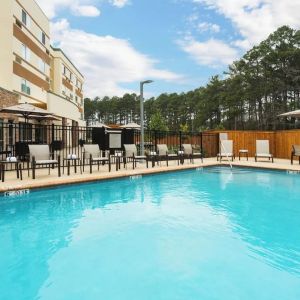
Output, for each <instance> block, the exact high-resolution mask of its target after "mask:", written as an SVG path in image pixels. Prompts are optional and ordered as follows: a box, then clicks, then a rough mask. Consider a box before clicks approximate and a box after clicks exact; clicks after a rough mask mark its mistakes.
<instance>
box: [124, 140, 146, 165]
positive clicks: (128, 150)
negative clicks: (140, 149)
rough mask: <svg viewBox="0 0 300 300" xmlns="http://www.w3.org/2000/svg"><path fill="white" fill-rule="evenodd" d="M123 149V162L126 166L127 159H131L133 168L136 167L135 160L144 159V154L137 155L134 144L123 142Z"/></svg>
mask: <svg viewBox="0 0 300 300" xmlns="http://www.w3.org/2000/svg"><path fill="white" fill-rule="evenodd" d="M124 150H125V153H124V155H125V160H124V164H125V165H126V167H127V160H129V159H131V160H132V164H133V169H134V168H135V167H136V162H137V161H141V160H144V159H146V156H144V155H137V148H136V145H135V144H124Z"/></svg>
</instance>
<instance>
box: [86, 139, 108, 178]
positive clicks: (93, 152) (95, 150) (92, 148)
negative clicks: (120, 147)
mask: <svg viewBox="0 0 300 300" xmlns="http://www.w3.org/2000/svg"><path fill="white" fill-rule="evenodd" d="M83 149H84V152H83V171H84V165H85V161H86V160H87V159H88V161H89V165H90V173H91V174H92V172H93V164H94V163H97V165H98V170H99V165H100V163H102V164H105V163H107V164H108V170H109V172H110V171H111V164H110V156H109V153H107V152H105V154H104V156H103V153H102V151H101V150H100V149H99V145H98V144H85V145H83Z"/></svg>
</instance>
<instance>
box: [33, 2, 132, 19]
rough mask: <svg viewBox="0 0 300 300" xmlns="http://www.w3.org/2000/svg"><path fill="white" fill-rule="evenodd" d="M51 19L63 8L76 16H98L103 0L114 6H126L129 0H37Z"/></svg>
mask: <svg viewBox="0 0 300 300" xmlns="http://www.w3.org/2000/svg"><path fill="white" fill-rule="evenodd" d="M36 1H37V3H38V4H39V5H40V6H41V8H42V10H43V11H44V12H45V13H46V15H47V16H48V18H49V19H53V18H54V17H56V16H57V15H58V13H59V11H61V10H64V9H66V10H69V11H70V12H71V13H72V14H74V15H76V16H83V17H97V16H99V15H100V10H99V8H98V7H97V5H98V6H99V5H100V4H101V2H103V1H107V2H108V3H110V4H111V5H113V6H116V7H119V8H121V7H124V6H125V5H126V4H128V3H129V0H36Z"/></svg>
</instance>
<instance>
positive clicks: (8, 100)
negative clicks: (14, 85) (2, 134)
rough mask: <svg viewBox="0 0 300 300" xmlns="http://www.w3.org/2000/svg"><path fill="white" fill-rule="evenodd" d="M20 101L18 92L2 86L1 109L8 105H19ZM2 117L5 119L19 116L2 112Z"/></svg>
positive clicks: (0, 95) (0, 89)
mask: <svg viewBox="0 0 300 300" xmlns="http://www.w3.org/2000/svg"><path fill="white" fill-rule="evenodd" d="M18 103H19V95H18V94H16V93H12V92H10V91H8V90H5V89H3V88H1V87H0V109H1V108H4V107H7V106H12V105H17V104H18ZM0 119H2V120H5V121H7V120H16V119H17V117H16V116H14V115H12V114H6V113H0Z"/></svg>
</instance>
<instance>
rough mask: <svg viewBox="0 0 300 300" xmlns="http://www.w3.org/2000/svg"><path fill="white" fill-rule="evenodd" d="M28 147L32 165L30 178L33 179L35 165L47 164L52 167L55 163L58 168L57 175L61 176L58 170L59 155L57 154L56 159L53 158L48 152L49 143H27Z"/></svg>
mask: <svg viewBox="0 0 300 300" xmlns="http://www.w3.org/2000/svg"><path fill="white" fill-rule="evenodd" d="M28 148H29V160H30V162H31V166H32V179H35V173H36V166H44V165H47V166H48V167H49V174H50V167H52V168H54V166H55V165H57V168H58V177H60V176H61V171H60V155H58V156H57V159H53V153H51V152H50V148H49V145H28Z"/></svg>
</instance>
